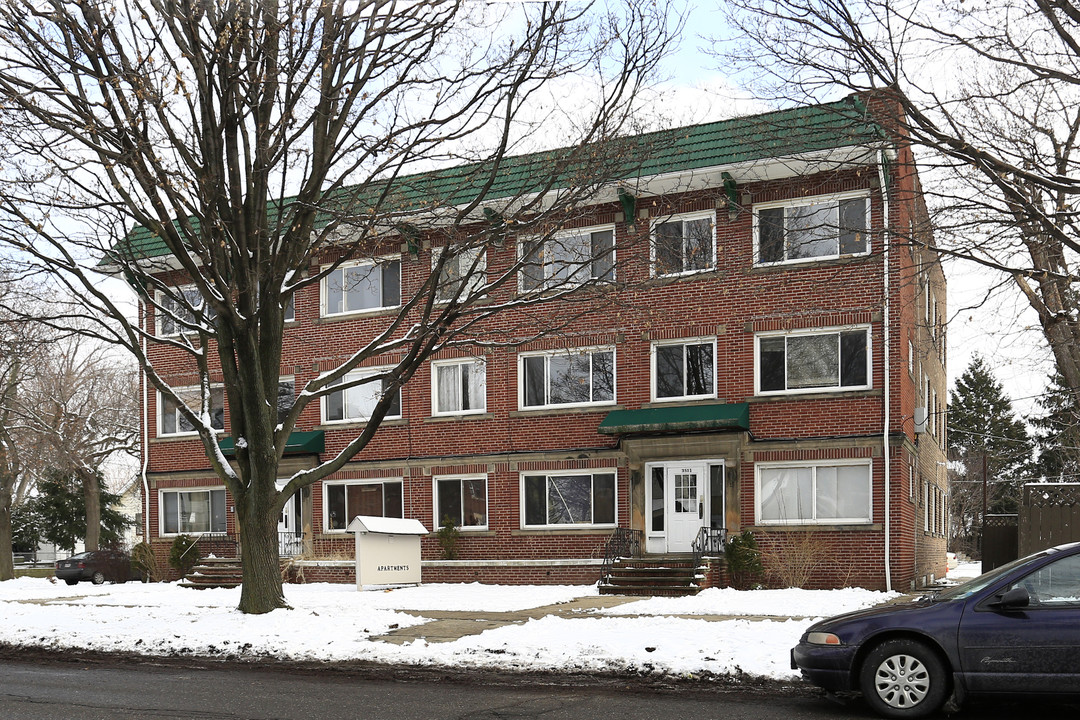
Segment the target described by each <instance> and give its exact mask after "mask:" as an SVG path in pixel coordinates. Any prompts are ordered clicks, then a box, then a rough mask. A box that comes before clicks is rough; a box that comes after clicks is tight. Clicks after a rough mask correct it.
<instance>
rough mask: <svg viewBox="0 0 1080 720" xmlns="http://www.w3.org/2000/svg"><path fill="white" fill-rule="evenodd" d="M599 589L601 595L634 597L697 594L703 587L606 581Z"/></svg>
mask: <svg viewBox="0 0 1080 720" xmlns="http://www.w3.org/2000/svg"><path fill="white" fill-rule="evenodd" d="M599 590H600V594H601V595H631V596H634V597H682V596H685V595H697V594H698V593H699V592H701V588H699V587H698V586H697V585H685V586H680V587H670V586H665V587H658V586H644V585H609V584H606V583H601V584H600V586H599Z"/></svg>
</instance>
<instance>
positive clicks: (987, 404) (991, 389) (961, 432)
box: [949, 357, 1033, 552]
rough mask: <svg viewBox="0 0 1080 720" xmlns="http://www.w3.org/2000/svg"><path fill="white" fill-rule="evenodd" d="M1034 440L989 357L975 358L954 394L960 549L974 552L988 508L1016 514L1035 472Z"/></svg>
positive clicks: (952, 447) (954, 492)
mask: <svg viewBox="0 0 1080 720" xmlns="http://www.w3.org/2000/svg"><path fill="white" fill-rule="evenodd" d="M1032 452H1033V447H1032V442H1031V437H1030V435H1029V434H1028V431H1027V427H1026V426H1025V425H1024V423H1023V421H1021V420H1020V419H1018V418H1017V417H1016V416H1015V414H1014V413H1013V408H1012V402H1011V401H1010V400H1009V398H1008V396H1006V395H1005V390H1004V388H1003V387H1002V385H1001V383H999V382H998V381H997V379H996V378H995V377H994V375H993V373H992V372H991V371H990V368H989V367H987V365H986V362H985V361H984V360H983V359H982V358H981V357H975V358H974V359H973V360H972V361H971V364H970V365H968V367H967V369H966V370H965V371H964V374H963V375H961V376H960V378H959V379H958V380H957V381H956V386H955V387H954V388H953V391H952V393H951V394H950V395H949V460H950V461H951V466H952V467H951V471H950V480H951V487H950V491H949V495H950V498H951V506H952V508H951V509H952V516H953V526H954V535H953V538H952V540H953V541H954V542H953V547H954V548H955V549H959V550H964V551H968V552H971V551H974V550H975V548H976V546H977V543H976V542H975V540H976V538H977V536H978V535H979V533H980V528H981V525H982V511H983V480H984V478H983V473H984V469H985V473H986V477H985V480H986V511H987V512H988V513H991V514H993V513H1015V512H1017V510H1018V508H1019V506H1020V497H1021V493H1022V491H1023V485H1024V482H1025V481H1026V480H1028V479H1030V477H1031V475H1032Z"/></svg>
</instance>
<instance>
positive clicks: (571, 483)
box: [521, 471, 615, 527]
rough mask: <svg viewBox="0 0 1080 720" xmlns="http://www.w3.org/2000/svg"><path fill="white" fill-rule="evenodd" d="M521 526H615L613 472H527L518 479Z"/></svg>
mask: <svg viewBox="0 0 1080 720" xmlns="http://www.w3.org/2000/svg"><path fill="white" fill-rule="evenodd" d="M521 495H522V502H521V507H522V523H523V525H524V526H525V527H550V526H565V525H614V524H615V473H613V472H593V473H575V472H569V471H561V472H558V473H549V474H544V473H527V474H524V475H522V477H521Z"/></svg>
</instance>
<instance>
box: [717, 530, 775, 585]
mask: <svg viewBox="0 0 1080 720" xmlns="http://www.w3.org/2000/svg"><path fill="white" fill-rule="evenodd" d="M724 557H725V558H726V559H727V566H728V572H729V573H731V583H732V585H734V586H735V587H736V588H738V589H740V590H746V589H748V588H751V587H753V586H754V585H757V584H758V582H759V580H760V578H761V576H762V575H763V574H764V573H765V566H764V565H763V564H762V562H761V550H760V549H759V548H758V544H757V540H756V539H755V538H754V533H752V532H750V531H749V530H744V531H743V532H741V533H739V534H738V535H733V536H732V537H731V539H730V540H728V544H727V546H726V547H725V548H724Z"/></svg>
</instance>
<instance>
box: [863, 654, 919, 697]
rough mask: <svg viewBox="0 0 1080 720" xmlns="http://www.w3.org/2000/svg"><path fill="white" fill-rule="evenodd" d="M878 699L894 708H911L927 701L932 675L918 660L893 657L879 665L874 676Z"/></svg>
mask: <svg viewBox="0 0 1080 720" xmlns="http://www.w3.org/2000/svg"><path fill="white" fill-rule="evenodd" d="M874 687H875V689H876V690H877V694H878V697H879V698H881V699H882V701H883V702H884V703H885V704H886V705H888V706H889V707H894V708H910V707H914V706H916V705H918V704H919V703H921V702H922V701H923V700H925V699H926V694H927V693H928V692H930V674H929V673H928V672H927V671H926V666H925V665H923V664H922V663H921V662H919V659H918V658H915V657H912V656H911V655H893V656H892V657H888V658H885V660H884V661H883V662H882V663H881V664H880V665H878V669H877V673H875V675H874Z"/></svg>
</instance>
